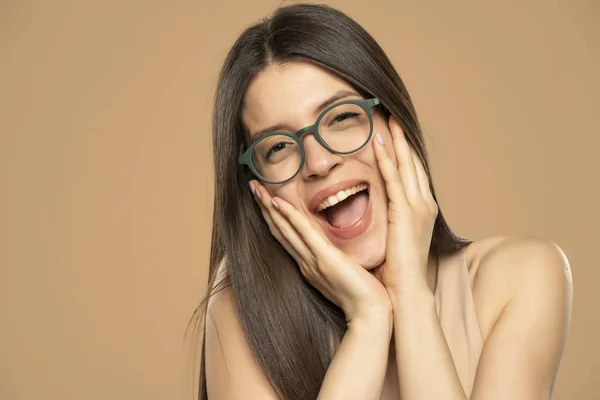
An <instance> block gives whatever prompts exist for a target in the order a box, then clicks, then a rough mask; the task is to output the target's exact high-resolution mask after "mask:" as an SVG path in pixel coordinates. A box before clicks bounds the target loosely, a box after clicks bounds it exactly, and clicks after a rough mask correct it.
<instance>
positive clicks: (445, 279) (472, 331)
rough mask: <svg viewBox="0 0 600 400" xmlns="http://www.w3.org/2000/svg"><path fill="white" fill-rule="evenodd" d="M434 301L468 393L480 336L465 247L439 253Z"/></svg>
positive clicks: (460, 376)
mask: <svg viewBox="0 0 600 400" xmlns="http://www.w3.org/2000/svg"><path fill="white" fill-rule="evenodd" d="M435 301H436V308H437V312H438V316H439V319H440V324H441V327H442V331H443V332H444V336H445V338H446V341H447V343H448V347H449V348H450V353H451V354H452V358H453V360H454V365H455V366H456V371H457V373H458V377H459V379H460V382H461V384H462V386H463V389H464V390H465V393H466V394H467V397H469V396H470V395H471V392H472V390H473V383H474V382H475V373H476V371H477V364H478V363H479V357H480V356H481V351H482V349H483V338H482V335H481V330H480V329H479V325H478V322H477V315H476V314H475V304H474V302H473V292H472V289H471V279H470V278H469V270H468V265H467V258H466V252H465V248H462V249H461V250H459V251H457V252H455V253H452V254H450V255H447V256H444V257H440V259H439V263H438V275H437V284H436V288H435Z"/></svg>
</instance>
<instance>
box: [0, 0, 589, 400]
mask: <svg viewBox="0 0 600 400" xmlns="http://www.w3.org/2000/svg"><path fill="white" fill-rule="evenodd" d="M278 4H279V3H278V2H276V1H268V0H261V1H252V2H250V1H240V0H238V1H232V0H219V1H211V2H207V1H204V0H195V1H183V0H169V1H167V0H163V1H151V0H145V1H142V0H137V1H135V0H119V1H112V2H108V1H95V2H92V1H67V0H52V1H42V0H40V1H23V0H21V1H18V0H0V324H1V325H0V398H1V399H3V400H4V399H6V400H23V399H25V400H29V399H37V398H44V399H49V400H58V399H89V400H92V399H191V398H192V396H193V393H194V390H195V383H194V381H193V379H192V376H193V373H194V372H193V370H192V368H191V365H192V362H193V358H192V357H191V354H192V351H193V341H191V340H188V341H184V340H183V334H184V330H185V327H186V324H187V321H188V318H189V317H190V315H191V313H192V311H193V309H194V307H195V305H196V304H197V303H198V302H199V300H200V299H201V297H202V295H203V293H204V290H205V281H206V273H207V260H208V249H209V237H210V236H209V234H210V230H211V222H210V221H211V215H212V214H211V210H212V192H213V190H212V186H211V185H212V171H211V168H212V167H211V166H212V164H211V148H210V141H211V139H210V108H211V101H212V93H213V91H214V87H215V82H216V77H217V72H218V69H219V66H220V63H221V62H222V60H223V58H224V57H225V55H226V52H227V51H228V48H229V46H230V45H231V44H232V43H233V41H234V40H235V38H236V37H237V35H238V34H239V33H240V32H241V30H242V29H243V28H245V27H246V26H247V25H249V24H250V23H252V22H254V21H256V20H257V19H258V18H260V17H261V16H264V15H266V14H268V13H270V12H271V11H272V10H273V9H274V7H276V6H277V5H278ZM329 4H332V5H334V6H338V7H339V8H340V9H341V10H343V11H345V12H347V13H348V14H349V15H350V16H352V17H354V18H356V19H357V20H358V22H359V23H361V24H362V25H363V26H364V27H365V28H366V29H367V30H369V31H370V32H371V33H372V34H373V35H374V36H375V38H376V39H377V40H379V41H380V44H381V45H382V46H383V48H384V49H385V50H386V51H387V52H388V54H389V55H390V57H391V59H392V61H393V62H394V64H395V65H396V67H397V68H398V70H399V72H400V74H401V76H402V77H403V79H404V80H405V82H406V84H407V86H408V88H409V91H410V92H411V93H412V96H413V98H414V100H415V103H416V106H417V110H418V112H419V114H420V116H421V119H422V122H423V126H424V129H425V135H426V138H427V142H428V145H429V146H430V151H431V155H432V166H433V174H434V183H435V185H436V186H437V190H438V193H439V195H440V203H441V207H442V208H443V210H444V212H445V214H446V215H447V218H448V219H449V221H450V224H451V226H452V227H453V228H454V229H455V230H456V231H457V232H458V233H459V234H462V235H466V236H469V237H471V238H474V239H478V238H483V237H486V236H490V235H530V236H540V237H545V238H548V239H551V240H554V241H555V242H557V243H558V244H559V245H561V247H562V248H563V249H564V250H565V252H566V253H567V255H568V257H569V259H570V262H571V266H572V269H573V276H574V280H575V303H574V310H573V323H572V330H571V334H570V338H569V342H568V346H567V349H566V352H565V355H564V358H563V362H562V366H561V370H560V374H559V377H558V380H557V383H556V391H555V393H556V396H555V398H557V399H598V398H600V389H599V388H598V386H597V383H596V382H597V381H598V379H599V378H600V362H599V361H598V357H599V356H600V351H599V345H598V338H600V317H599V313H598V306H599V305H600V301H599V300H600V296H599V294H598V293H599V290H598V281H599V280H600V270H599V267H598V262H597V256H596V254H595V252H596V251H597V249H598V242H599V241H600V234H599V233H598V230H597V227H598V225H599V223H600V212H599V211H598V209H597V204H598V200H599V199H598V194H599V192H600V190H599V189H600V188H599V186H600V179H599V178H598V172H600V161H599V160H598V159H599V156H598V149H599V145H600V139H599V135H600V129H599V126H600V124H599V122H598V121H599V119H598V118H599V117H600V115H599V112H598V111H599V110H598V108H599V104H600V95H599V94H598V93H600V79H599V78H598V71H600V51H599V47H600V45H599V39H600V35H599V33H600V24H599V23H598V21H599V20H600V3H599V2H598V1H596V0H579V1H573V0H572V1H566V0H563V1H545V0H527V1H516V0H515V1H503V2H500V1H495V2H492V1H488V2H481V1H475V0H472V1H467V0H460V1H454V2H447V1H442V0H439V1H423V0H419V1H417V0H411V1H408V0H403V1H391V0H390V1H383V0H379V1H373V2H370V3H367V2H366V1H365V0H362V1H331V2H329Z"/></svg>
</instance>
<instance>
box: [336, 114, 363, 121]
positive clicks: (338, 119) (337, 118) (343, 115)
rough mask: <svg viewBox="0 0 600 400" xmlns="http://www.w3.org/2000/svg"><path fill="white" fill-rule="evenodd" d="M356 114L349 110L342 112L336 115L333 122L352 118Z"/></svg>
mask: <svg viewBox="0 0 600 400" xmlns="http://www.w3.org/2000/svg"><path fill="white" fill-rule="evenodd" d="M357 115H358V114H356V113H351V112H345V113H342V114H339V115H337V116H336V117H335V118H334V119H333V122H342V121H344V120H346V119H348V118H352V117H356V116H357Z"/></svg>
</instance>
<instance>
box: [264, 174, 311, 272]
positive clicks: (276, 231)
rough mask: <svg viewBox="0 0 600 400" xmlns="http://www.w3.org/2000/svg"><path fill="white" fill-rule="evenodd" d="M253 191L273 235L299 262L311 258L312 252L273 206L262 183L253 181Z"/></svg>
mask: <svg viewBox="0 0 600 400" xmlns="http://www.w3.org/2000/svg"><path fill="white" fill-rule="evenodd" d="M254 191H255V198H256V201H257V203H258V205H259V206H260V208H261V212H262V213H263V217H264V218H265V221H267V224H268V225H269V228H270V230H271V233H272V234H273V236H275V238H276V239H277V240H278V241H279V243H281V245H282V246H283V247H284V248H285V249H286V250H287V251H288V253H290V254H291V255H292V257H294V259H296V261H297V262H298V263H299V264H300V263H301V262H302V261H304V262H306V261H308V260H310V259H312V254H311V252H310V250H309V249H308V247H307V246H306V245H305V244H304V243H303V242H302V241H301V240H300V238H299V237H298V235H297V234H296V233H295V232H294V229H293V227H291V225H290V223H289V222H288V221H286V220H285V218H283V217H282V215H281V214H280V213H279V212H278V211H277V210H276V209H275V208H274V207H273V204H272V203H271V201H270V200H271V197H270V195H269V193H268V192H267V190H266V189H265V188H264V187H262V185H260V184H258V183H254Z"/></svg>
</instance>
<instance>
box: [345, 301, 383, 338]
mask: <svg viewBox="0 0 600 400" xmlns="http://www.w3.org/2000/svg"><path fill="white" fill-rule="evenodd" d="M393 324H394V312H393V308H392V307H391V306H390V307H382V308H378V309H371V310H369V311H368V312H363V313H361V314H357V315H355V316H353V317H352V318H348V329H349V330H352V331H357V332H363V333H366V332H370V333H375V332H381V333H387V335H388V337H391V334H392V327H393Z"/></svg>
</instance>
